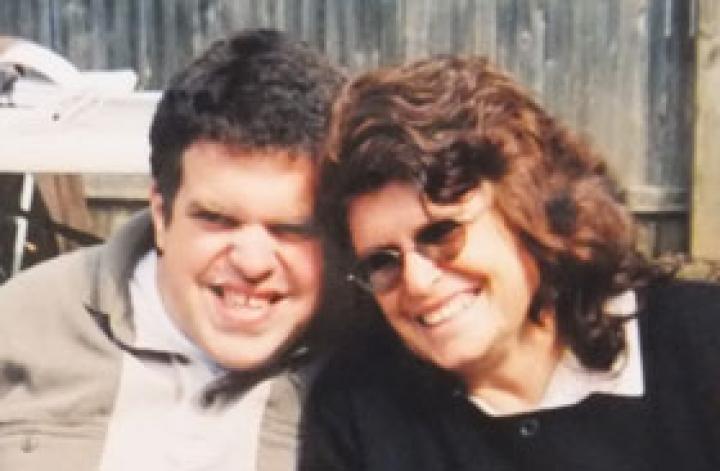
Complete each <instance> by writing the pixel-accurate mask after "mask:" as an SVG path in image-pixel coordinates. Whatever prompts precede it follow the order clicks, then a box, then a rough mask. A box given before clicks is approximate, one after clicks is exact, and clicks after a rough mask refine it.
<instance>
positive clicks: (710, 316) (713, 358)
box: [640, 280, 720, 371]
mask: <svg viewBox="0 0 720 471" xmlns="http://www.w3.org/2000/svg"><path fill="white" fill-rule="evenodd" d="M641 299H642V304H643V305H644V307H643V308H641V311H640V325H641V335H642V337H643V342H644V343H645V344H646V350H647V351H648V354H649V352H651V351H655V352H656V354H657V355H673V356H680V357H682V358H684V359H685V360H684V362H685V364H686V365H687V366H688V367H689V366H691V365H692V364H694V365H697V366H698V367H699V370H706V371H708V368H710V369H712V370H714V371H720V285H718V284H715V283H708V282H701V281H684V280H675V281H670V282H662V283H656V284H654V285H652V286H650V287H648V289H647V290H645V291H644V292H643V293H642V296H641Z"/></svg>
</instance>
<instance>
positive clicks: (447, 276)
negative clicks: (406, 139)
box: [348, 182, 538, 381]
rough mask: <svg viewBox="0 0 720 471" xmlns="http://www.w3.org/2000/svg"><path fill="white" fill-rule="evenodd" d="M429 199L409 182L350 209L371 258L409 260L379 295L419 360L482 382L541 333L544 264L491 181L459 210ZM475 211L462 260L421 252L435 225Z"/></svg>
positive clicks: (357, 244) (361, 252) (354, 231)
mask: <svg viewBox="0 0 720 471" xmlns="http://www.w3.org/2000/svg"><path fill="white" fill-rule="evenodd" d="M423 201H424V199H423V200H421V198H420V197H419V194H418V191H417V190H416V189H414V187H412V186H411V185H408V184H404V183H400V182H397V183H390V184H388V185H386V186H384V187H382V188H381V189H380V190H378V191H376V192H373V193H368V194H364V195H361V196H359V197H356V198H355V199H354V200H353V201H352V202H351V203H350V205H349V208H348V224H349V229H350V234H351V237H352V243H353V246H354V248H355V252H356V254H357V255H358V258H359V259H361V260H362V259H364V258H366V257H367V256H368V255H371V254H373V253H376V251H378V250H383V251H384V253H387V252H395V253H398V254H399V255H400V259H401V264H402V266H401V269H400V275H399V278H398V281H397V283H396V284H394V285H393V286H391V287H389V288H387V289H386V290H384V291H381V292H376V293H375V296H376V298H377V301H378V303H379V304H380V307H381V308H382V310H383V312H384V314H385V317H386V318H387V320H388V322H389V323H390V325H391V326H392V327H393V328H394V329H395V331H396V332H397V333H398V334H399V335H400V337H401V338H402V339H403V341H404V342H405V344H406V345H407V346H408V347H409V348H410V349H411V350H412V351H414V352H415V353H416V354H417V355H418V356H420V357H422V358H425V359H427V360H429V361H431V362H432V363H435V364H436V365H437V366H439V367H441V368H443V369H446V370H450V371H453V372H455V373H458V374H459V375H460V376H461V377H463V378H465V379H466V380H468V381H472V377H473V376H474V375H476V374H478V373H485V372H488V371H491V370H493V369H494V368H497V367H502V364H503V363H504V362H506V361H508V360H509V359H510V358H511V357H512V355H513V353H514V352H515V351H517V350H516V349H517V348H522V346H523V345H525V344H526V343H527V342H526V340H527V337H528V336H530V335H532V331H533V329H535V328H537V324H535V323H533V322H532V321H530V320H529V319H528V314H527V313H528V309H529V306H530V303H531V300H532V297H533V294H534V292H535V290H536V288H537V285H538V270H537V266H536V264H535V263H534V261H533V259H532V257H531V256H530V254H529V253H528V252H527V251H526V250H525V249H524V248H523V246H522V245H521V244H520V242H519V240H518V238H517V237H516V236H515V235H514V234H513V232H512V231H511V230H510V229H509V228H508V226H507V225H506V224H505V223H504V220H503V218H502V217H501V216H500V215H499V214H498V213H497V212H496V211H495V210H494V209H493V205H492V186H491V184H489V183H484V184H483V185H482V186H481V187H478V189H476V190H475V191H471V192H470V193H468V194H467V195H466V197H465V198H464V199H463V200H462V201H461V202H459V203H458V204H457V205H452V206H447V205H443V206H438V205H432V207H429V205H427V204H424V203H423ZM471 207H472V208H475V209H474V210H472V212H474V213H475V214H474V215H473V217H472V218H471V219H470V220H468V222H467V223H466V224H465V226H464V230H465V231H466V232H465V239H464V244H462V245H460V247H459V252H458V254H457V256H456V257H455V258H454V259H452V260H445V261H442V262H439V263H438V262H436V261H433V260H432V259H431V258H428V257H426V256H423V255H422V254H421V253H420V252H423V250H421V251H418V250H416V249H417V247H418V241H420V239H421V237H422V235H421V234H423V233H424V232H427V228H428V227H429V226H428V225H432V224H433V223H436V222H437V221H438V220H442V219H445V218H448V217H449V216H448V215H450V214H452V215H460V214H463V213H464V212H467V211H466V209H467V208H471ZM477 208H480V210H477ZM440 213H443V214H440ZM421 244H422V241H421ZM386 251H387V252H386ZM424 252H426V253H427V251H424Z"/></svg>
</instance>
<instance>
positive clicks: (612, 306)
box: [470, 291, 645, 416]
mask: <svg viewBox="0 0 720 471" xmlns="http://www.w3.org/2000/svg"><path fill="white" fill-rule="evenodd" d="M604 309H605V311H606V312H608V313H611V314H615V315H622V316H629V315H633V314H635V313H636V311H637V301H636V296H635V293H634V292H633V291H626V292H625V293H623V294H621V295H619V296H616V297H614V298H611V299H610V300H608V302H607V303H606V304H605V306H604ZM624 328H625V342H626V347H625V353H624V355H621V357H620V358H618V360H617V361H616V363H615V365H613V367H612V368H611V369H610V371H592V370H588V369H586V368H584V367H583V366H582V365H581V364H580V362H579V361H578V359H577V358H576V357H575V355H573V354H572V352H570V351H569V350H566V351H565V354H564V356H563V358H562V359H561V360H560V363H559V364H558V366H557V367H556V368H555V372H554V373H553V376H552V378H551V379H550V382H549V384H548V387H547V389H546V390H545V395H544V396H543V398H542V399H541V400H540V402H539V403H538V405H537V406H535V407H533V408H532V409H531V410H529V411H527V412H534V411H539V410H546V409H558V408H561V407H567V406H572V405H574V404H578V403H580V402H581V401H583V400H584V399H586V398H587V397H588V396H590V395H591V394H595V393H603V394H608V395H614V396H625V397H640V396H642V395H643V394H644V393H645V382H644V380H643V366H642V355H641V353H640V333H639V329H638V321H637V319H634V318H633V319H630V320H629V321H627V322H626V323H625V324H624ZM470 400H471V401H472V402H473V403H474V404H475V405H476V406H477V407H479V408H480V409H481V410H482V411H484V412H485V413H486V414H488V415H492V416H503V415H513V414H504V413H500V412H498V411H496V410H494V409H493V408H492V407H491V406H490V405H489V404H487V403H486V402H485V401H483V400H482V399H480V398H477V397H473V396H471V397H470Z"/></svg>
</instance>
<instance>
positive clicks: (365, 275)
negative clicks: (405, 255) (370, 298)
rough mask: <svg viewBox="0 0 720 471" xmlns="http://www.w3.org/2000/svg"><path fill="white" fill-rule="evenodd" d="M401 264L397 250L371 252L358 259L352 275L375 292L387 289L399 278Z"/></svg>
mask: <svg viewBox="0 0 720 471" xmlns="http://www.w3.org/2000/svg"><path fill="white" fill-rule="evenodd" d="M401 264H402V262H401V261H400V254H399V253H398V252H396V251H393V250H382V251H378V252H374V253H371V254H369V255H367V256H366V257H365V258H363V259H362V260H360V261H359V262H358V264H357V268H356V270H355V274H354V275H355V277H356V278H357V279H358V280H359V281H361V282H362V283H363V284H364V285H366V287H367V288H368V289H370V290H371V291H373V292H375V293H378V292H382V291H387V290H388V289H390V288H392V287H393V286H394V285H395V284H396V283H397V281H398V279H399V278H400V270H401V268H400V267H401Z"/></svg>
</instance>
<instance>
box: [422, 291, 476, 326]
mask: <svg viewBox="0 0 720 471" xmlns="http://www.w3.org/2000/svg"><path fill="white" fill-rule="evenodd" d="M478 294H479V293H477V292H474V291H473V292H464V293H460V294H457V295H455V296H452V297H451V298H450V299H448V300H447V301H446V302H444V303H442V305H440V306H439V307H438V308H436V309H432V310H430V311H429V312H426V313H424V314H421V315H418V316H417V317H415V320H416V321H417V322H418V323H419V324H420V325H422V326H423V327H435V326H437V325H440V324H442V323H445V322H447V321H449V320H451V319H452V318H454V317H456V316H458V315H459V314H461V313H463V312H465V311H466V310H467V309H469V308H470V307H471V306H472V305H473V303H474V302H475V300H476V299H477V296H478Z"/></svg>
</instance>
